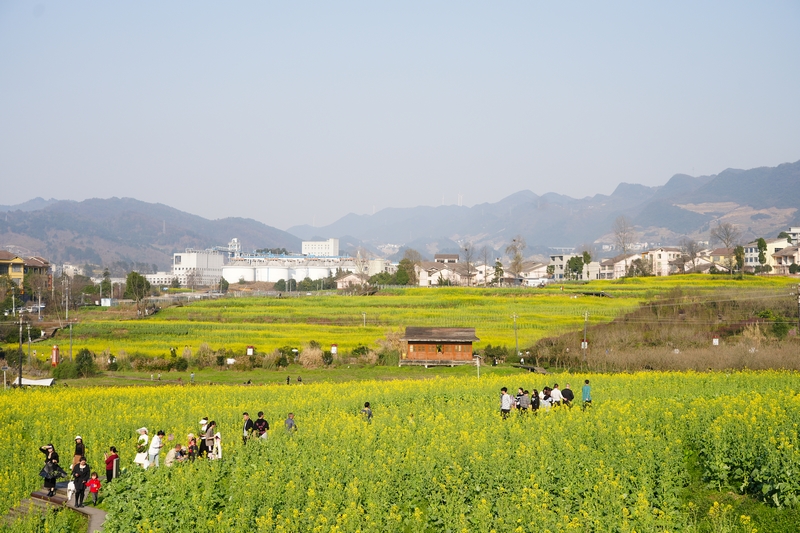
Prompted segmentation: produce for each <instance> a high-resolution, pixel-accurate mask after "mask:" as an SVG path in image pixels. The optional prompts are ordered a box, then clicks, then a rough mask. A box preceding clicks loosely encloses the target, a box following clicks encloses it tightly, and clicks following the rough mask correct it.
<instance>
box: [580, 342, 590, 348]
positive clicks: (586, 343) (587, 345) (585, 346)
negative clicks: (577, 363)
mask: <svg viewBox="0 0 800 533" xmlns="http://www.w3.org/2000/svg"><path fill="white" fill-rule="evenodd" d="M588 347H589V343H588V342H586V341H583V342H581V350H585V349H587V348H588Z"/></svg>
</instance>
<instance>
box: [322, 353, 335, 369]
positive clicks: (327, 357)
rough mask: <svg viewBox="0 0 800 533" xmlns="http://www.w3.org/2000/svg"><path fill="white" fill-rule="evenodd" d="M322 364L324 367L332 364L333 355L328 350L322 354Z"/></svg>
mask: <svg viewBox="0 0 800 533" xmlns="http://www.w3.org/2000/svg"><path fill="white" fill-rule="evenodd" d="M322 362H323V363H324V364H325V366H330V365H332V364H333V354H332V353H331V351H330V350H325V351H324V352H322Z"/></svg>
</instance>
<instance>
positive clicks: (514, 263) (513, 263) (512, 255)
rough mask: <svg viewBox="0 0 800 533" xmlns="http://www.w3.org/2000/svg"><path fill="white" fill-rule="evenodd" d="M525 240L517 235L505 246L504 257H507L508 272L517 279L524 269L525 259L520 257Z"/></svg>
mask: <svg viewBox="0 0 800 533" xmlns="http://www.w3.org/2000/svg"><path fill="white" fill-rule="evenodd" d="M525 246H526V245H525V239H523V238H522V236H521V235H517V236H516V237H514V238H513V239H512V240H511V243H510V244H509V245H508V246H506V255H508V259H509V263H508V270H509V272H511V273H512V274H514V278H515V279H518V278H519V273H520V272H522V269H523V268H524V266H525V265H524V263H525V258H524V257H523V255H522V252H523V250H525Z"/></svg>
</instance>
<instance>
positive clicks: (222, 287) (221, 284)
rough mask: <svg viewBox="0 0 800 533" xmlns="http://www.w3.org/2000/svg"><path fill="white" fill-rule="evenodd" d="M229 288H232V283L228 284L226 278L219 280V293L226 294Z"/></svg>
mask: <svg viewBox="0 0 800 533" xmlns="http://www.w3.org/2000/svg"><path fill="white" fill-rule="evenodd" d="M229 286H230V283H228V280H227V279H225V278H220V279H219V292H221V293H222V294H226V293H227V292H228V287H229Z"/></svg>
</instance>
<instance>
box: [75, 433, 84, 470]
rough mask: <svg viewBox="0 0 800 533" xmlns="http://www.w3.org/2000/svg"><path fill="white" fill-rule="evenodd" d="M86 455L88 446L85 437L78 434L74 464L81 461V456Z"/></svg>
mask: <svg viewBox="0 0 800 533" xmlns="http://www.w3.org/2000/svg"><path fill="white" fill-rule="evenodd" d="M85 455H86V446H85V445H84V444H83V438H82V437H81V436H80V435H78V436H77V437H75V455H73V456H72V466H73V467H74V466H75V465H76V464H78V463H80V462H81V457H83V456H85Z"/></svg>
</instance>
